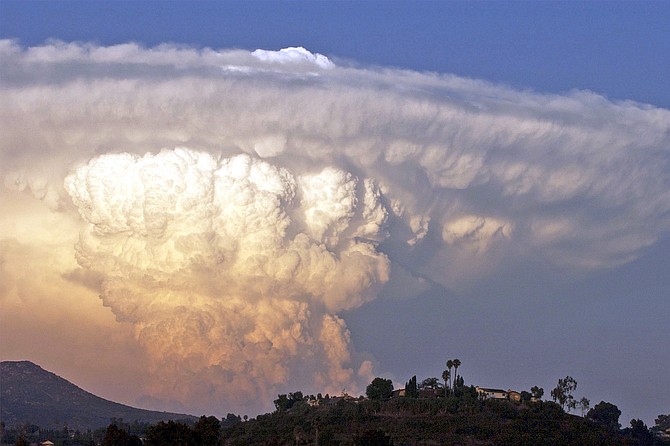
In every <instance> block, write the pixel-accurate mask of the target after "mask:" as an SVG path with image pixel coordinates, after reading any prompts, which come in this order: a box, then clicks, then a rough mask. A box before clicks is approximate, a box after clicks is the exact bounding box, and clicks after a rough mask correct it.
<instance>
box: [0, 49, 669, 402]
mask: <svg viewBox="0 0 670 446" xmlns="http://www.w3.org/2000/svg"><path fill="white" fill-rule="evenodd" d="M0 62H1V64H0V65H1V68H0V74H1V77H2V89H1V90H0V99H1V101H0V119H2V122H3V132H2V137H1V138H0V176H1V178H2V185H3V186H2V191H1V195H0V197H2V200H3V210H4V209H8V211H6V212H3V214H2V216H1V217H0V242H1V243H0V249H1V250H0V255H2V258H3V263H2V264H0V274H1V276H0V277H3V278H7V280H6V281H5V280H3V281H2V283H3V285H1V287H0V292H1V295H0V299H2V301H3V302H7V301H10V300H11V301H12V302H13V305H15V304H16V305H18V304H17V301H16V299H17V296H18V295H19V293H17V291H16V290H17V287H19V285H6V284H7V283H10V284H15V283H16V282H17V276H18V275H19V274H20V273H19V271H18V270H17V269H16V267H15V266H13V265H12V263H11V262H12V261H14V259H19V258H24V259H25V258H30V257H32V256H35V255H37V254H36V253H37V252H38V250H37V249H38V248H39V250H41V251H42V252H43V254H42V255H43V256H44V258H51V257H52V256H56V257H57V258H59V259H62V261H59V262H54V263H53V264H50V265H48V266H45V267H44V270H45V275H44V278H43V280H47V278H49V277H52V276H53V277H56V276H57V277H60V278H61V279H58V280H65V279H62V278H66V279H67V282H68V283H70V284H76V285H77V286H81V287H82V290H84V289H85V290H87V291H86V292H84V291H80V292H77V293H75V294H76V295H77V296H80V297H81V298H82V299H84V298H86V299H89V298H90V295H89V294H91V293H93V292H94V293H96V294H98V295H99V296H100V297H101V299H102V303H103V305H104V307H105V308H109V309H111V311H112V313H113V314H114V316H115V317H116V319H117V321H118V324H120V325H123V326H124V327H127V326H130V327H132V333H133V336H134V339H135V341H136V342H137V344H138V345H139V346H140V347H141V348H142V349H143V351H144V355H145V357H144V360H145V361H146V364H147V367H148V369H149V373H150V374H151V376H153V377H154V379H152V380H148V381H147V382H148V383H147V384H146V385H144V387H143V388H142V389H141V392H144V393H145V394H146V395H147V398H157V399H162V400H165V401H169V400H176V401H180V402H181V403H182V404H184V407H187V408H191V409H192V410H204V409H206V410H213V411H220V412H222V411H224V410H225V407H230V406H231V405H234V406H235V407H248V408H250V410H258V409H259V408H261V407H265V406H264V405H263V404H266V403H267V402H268V401H271V398H272V396H273V395H275V394H276V393H277V392H278V391H281V390H284V391H286V390H287V389H288V390H292V389H291V388H290V386H296V385H300V386H301V387H303V388H305V390H308V391H314V392H317V391H323V392H331V393H333V392H339V391H340V390H341V389H342V388H347V389H350V390H351V391H352V392H355V391H362V390H363V389H364V385H365V384H366V383H367V382H369V379H370V377H371V376H373V374H374V373H375V372H378V373H379V372H383V371H375V370H374V358H371V357H369V356H367V355H365V354H363V353H360V352H357V351H356V349H355V347H354V346H353V345H352V341H351V336H350V333H349V331H348V329H347V326H346V322H345V321H344V320H343V319H342V312H344V311H345V310H352V309H355V308H359V307H360V306H362V305H364V304H365V303H367V302H370V301H371V300H373V299H375V298H380V297H383V296H388V295H393V294H394V293H395V292H397V290H399V289H402V292H403V294H404V297H409V298H411V297H412V296H413V295H416V294H417V293H418V292H419V291H420V290H423V289H425V284H426V283H427V282H430V283H438V284H442V285H444V286H446V287H451V286H458V284H459V281H461V280H471V279H472V278H473V277H477V275H478V274H482V272H483V271H490V270H491V269H495V268H496V265H497V262H502V261H507V262H509V261H510V260H509V259H510V257H512V254H513V257H514V258H515V259H519V260H518V261H523V258H524V255H528V256H532V257H533V258H542V259H543V261H544V262H546V263H547V264H553V265H556V266H560V267H561V268H563V269H565V268H566V267H567V268H572V269H574V270H580V271H584V270H590V269H600V268H607V267H612V266H615V265H619V264H622V263H625V262H629V261H631V260H633V259H635V258H636V257H638V256H639V255H640V254H641V253H642V252H643V251H644V249H645V248H647V247H649V246H650V245H652V244H654V243H655V241H656V240H657V239H659V238H660V237H662V236H663V235H664V234H667V232H668V229H669V228H670V187H668V186H669V185H670V178H669V175H670V174H669V173H668V172H670V169H669V167H670V166H669V161H670V111H668V110H664V109H660V108H654V107H651V106H648V105H644V104H639V103H634V102H611V101H608V100H607V99H606V98H604V97H602V96H599V95H597V94H595V93H591V92H583V91H573V92H568V93H566V94H563V95H545V94H540V93H536V92H530V91H517V90H513V89H510V88H507V87H504V86H498V85H493V84H490V83H486V82H483V81H477V80H471V79H464V78H459V77H456V76H450V75H438V74H430V73H417V72H412V71H402V70H386V69H368V68H356V67H351V66H346V65H336V64H335V63H333V62H332V61H331V60H329V59H328V58H326V57H325V56H323V55H320V54H313V53H310V52H309V51H307V50H305V49H304V48H290V49H285V50H281V51H269V50H257V51H254V52H247V51H241V50H230V51H228V50H223V51H218V50H211V49H203V50H197V49H192V48H188V47H177V46H169V45H165V46H159V47H156V48H151V49H147V48H142V47H140V46H138V45H135V44H126V45H117V46H112V47H100V46H96V45H93V44H79V43H62V42H52V43H48V44H45V45H44V46H41V47H35V48H22V47H20V46H19V45H18V44H16V43H14V42H11V41H3V42H0ZM36 220H40V221H44V220H46V221H49V222H50V224H48V225H42V226H40V227H37V228H34V230H30V231H29V230H26V229H25V226H24V225H25V224H26V222H32V221H36ZM47 239H48V240H53V242H51V243H48V244H45V243H44V240H47ZM493 251H495V252H496V255H495V256H492V255H489V254H490V253H491V252H493ZM483 266H485V268H484V267H483ZM55 272H58V274H54V273H55ZM54 280H55V279H54ZM54 286H55V285H54ZM72 286H75V285H72ZM47 288H48V287H47V286H46V285H45V287H44V290H42V291H39V292H38V293H37V294H39V295H42V296H45V297H46V296H48V295H49V292H48V291H46V289H47ZM394 290H396V291H394ZM26 305H30V304H29V303H26ZM101 308H102V307H101ZM106 323H107V322H105V324H106ZM149 382H150V383H149ZM305 383H308V384H305ZM308 387H309V388H308ZM259 401H262V403H259Z"/></svg>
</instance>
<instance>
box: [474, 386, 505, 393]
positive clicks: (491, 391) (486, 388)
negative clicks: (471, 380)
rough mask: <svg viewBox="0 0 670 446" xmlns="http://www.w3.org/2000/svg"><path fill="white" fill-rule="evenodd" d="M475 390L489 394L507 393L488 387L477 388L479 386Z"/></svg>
mask: <svg viewBox="0 0 670 446" xmlns="http://www.w3.org/2000/svg"><path fill="white" fill-rule="evenodd" d="M477 390H481V391H484V392H490V393H507V390H503V389H492V388H490V387H479V386H477Z"/></svg>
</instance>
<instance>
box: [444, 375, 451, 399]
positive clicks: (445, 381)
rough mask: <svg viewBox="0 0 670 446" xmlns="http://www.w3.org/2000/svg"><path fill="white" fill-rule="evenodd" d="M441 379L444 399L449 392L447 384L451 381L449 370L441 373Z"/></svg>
mask: <svg viewBox="0 0 670 446" xmlns="http://www.w3.org/2000/svg"><path fill="white" fill-rule="evenodd" d="M442 379H443V380H444V397H445V398H446V397H447V393H448V391H449V382H450V381H451V373H450V372H449V370H445V371H444V372H442Z"/></svg>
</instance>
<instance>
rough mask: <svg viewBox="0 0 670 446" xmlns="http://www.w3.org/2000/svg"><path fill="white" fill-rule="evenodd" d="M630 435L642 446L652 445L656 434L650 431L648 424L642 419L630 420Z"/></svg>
mask: <svg viewBox="0 0 670 446" xmlns="http://www.w3.org/2000/svg"><path fill="white" fill-rule="evenodd" d="M630 427H631V429H630V436H631V437H633V438H635V439H636V440H637V441H638V443H639V445H640V446H652V445H653V444H654V434H652V433H651V432H649V429H648V428H647V425H646V424H644V421H642V420H636V419H633V420H630Z"/></svg>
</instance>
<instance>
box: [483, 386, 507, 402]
mask: <svg viewBox="0 0 670 446" xmlns="http://www.w3.org/2000/svg"><path fill="white" fill-rule="evenodd" d="M475 390H476V391H477V394H478V395H479V397H480V398H481V399H484V400H506V399H507V391H506V390H502V389H491V388H488V387H479V386H477V387H475Z"/></svg>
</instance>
